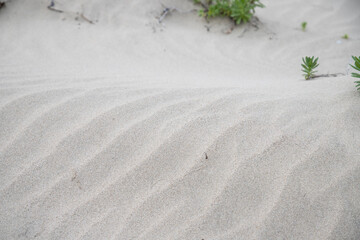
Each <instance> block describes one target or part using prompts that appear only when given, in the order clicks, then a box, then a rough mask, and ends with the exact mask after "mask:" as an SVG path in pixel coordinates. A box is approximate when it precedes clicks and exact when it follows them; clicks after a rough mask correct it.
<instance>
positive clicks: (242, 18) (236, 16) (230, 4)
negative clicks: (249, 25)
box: [194, 0, 264, 24]
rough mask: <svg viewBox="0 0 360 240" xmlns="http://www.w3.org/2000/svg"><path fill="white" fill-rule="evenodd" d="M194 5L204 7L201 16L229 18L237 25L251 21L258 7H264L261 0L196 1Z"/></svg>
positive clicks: (200, 12) (200, 11)
mask: <svg viewBox="0 0 360 240" xmlns="http://www.w3.org/2000/svg"><path fill="white" fill-rule="evenodd" d="M194 3H196V4H199V5H201V6H202V9H201V10H199V12H198V13H199V16H201V17H207V18H208V19H209V18H213V17H229V18H230V19H232V20H234V22H235V24H241V23H246V22H248V21H250V19H251V18H252V16H253V15H254V13H255V8H256V7H261V8H262V7H264V5H263V4H262V3H261V2H260V0H203V1H202V0H194Z"/></svg>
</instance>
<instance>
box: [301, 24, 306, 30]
mask: <svg viewBox="0 0 360 240" xmlns="http://www.w3.org/2000/svg"><path fill="white" fill-rule="evenodd" d="M306 26H307V22H302V23H301V29H302V30H303V31H304V32H305V31H306Z"/></svg>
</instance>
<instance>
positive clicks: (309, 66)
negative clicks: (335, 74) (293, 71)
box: [301, 56, 319, 80]
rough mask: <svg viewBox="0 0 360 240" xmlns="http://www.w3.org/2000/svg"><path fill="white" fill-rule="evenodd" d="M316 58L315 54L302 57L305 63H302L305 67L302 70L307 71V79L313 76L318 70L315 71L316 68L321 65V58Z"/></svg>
mask: <svg viewBox="0 0 360 240" xmlns="http://www.w3.org/2000/svg"><path fill="white" fill-rule="evenodd" d="M314 58H315V57H314V56H313V57H305V58H302V61H303V63H302V64H301V66H302V67H303V69H302V71H303V72H304V73H305V74H304V76H305V79H306V80H309V79H311V78H313V77H314V73H316V72H317V71H314V69H315V68H317V67H318V66H319V64H318V60H319V58H315V59H314Z"/></svg>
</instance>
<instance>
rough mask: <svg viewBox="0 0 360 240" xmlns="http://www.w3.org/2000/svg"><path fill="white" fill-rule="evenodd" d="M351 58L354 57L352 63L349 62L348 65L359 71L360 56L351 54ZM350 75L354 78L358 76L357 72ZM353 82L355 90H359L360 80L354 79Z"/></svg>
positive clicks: (359, 75) (359, 76)
mask: <svg viewBox="0 0 360 240" xmlns="http://www.w3.org/2000/svg"><path fill="white" fill-rule="evenodd" d="M352 58H353V59H354V65H351V64H350V66H351V67H353V68H354V69H355V70H358V71H360V56H359V57H355V56H352ZM351 76H353V77H355V78H360V74H359V73H351ZM355 83H356V88H357V90H358V91H360V81H355Z"/></svg>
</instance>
